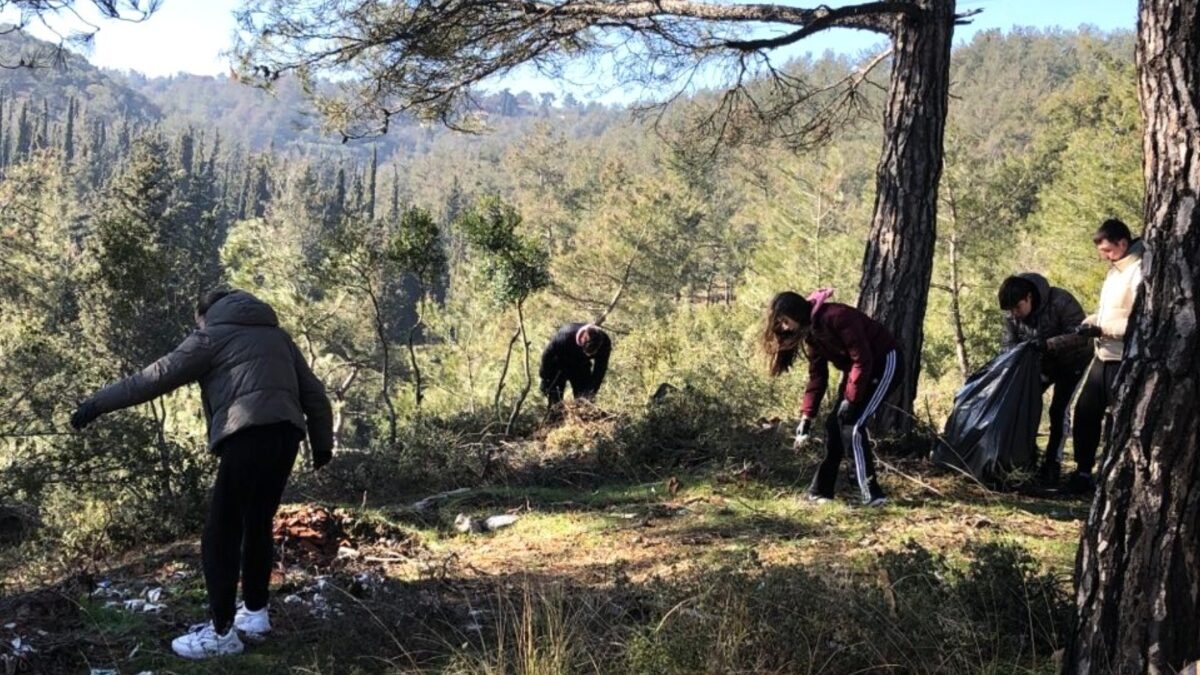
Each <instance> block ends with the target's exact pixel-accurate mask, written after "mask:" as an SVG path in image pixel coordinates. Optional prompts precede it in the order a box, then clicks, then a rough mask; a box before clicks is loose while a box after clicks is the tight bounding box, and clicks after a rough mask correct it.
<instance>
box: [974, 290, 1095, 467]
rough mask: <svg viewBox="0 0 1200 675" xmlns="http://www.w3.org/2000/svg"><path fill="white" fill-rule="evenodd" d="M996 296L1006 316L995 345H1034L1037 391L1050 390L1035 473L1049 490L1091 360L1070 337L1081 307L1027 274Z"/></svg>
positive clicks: (1081, 341) (1083, 345)
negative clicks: (1046, 435)
mask: <svg viewBox="0 0 1200 675" xmlns="http://www.w3.org/2000/svg"><path fill="white" fill-rule="evenodd" d="M997 295H998V299H999V301H1000V309H1002V310H1004V311H1005V312H1006V313H1007V315H1006V316H1005V318H1004V332H1003V334H1002V336H1001V339H1000V344H1001V346H1002V347H1003V348H1004V349H1008V348H1010V347H1013V346H1015V345H1016V344H1017V343H1020V342H1032V343H1033V344H1035V345H1036V346H1037V347H1038V349H1039V351H1040V352H1041V354H1042V378H1041V381H1042V391H1043V392H1045V391H1046V389H1049V388H1050V387H1054V393H1053V394H1052V395H1051V398H1050V439H1049V442H1048V443H1047V444H1046V453H1045V455H1044V457H1043V459H1042V464H1041V468H1040V469H1039V471H1038V477H1039V479H1040V480H1041V482H1042V483H1044V484H1047V485H1054V484H1057V483H1058V479H1059V476H1060V475H1061V473H1062V458H1063V446H1064V445H1065V444H1066V440H1067V434H1069V433H1070V431H1071V417H1070V415H1069V414H1068V411H1069V409H1070V406H1071V398H1072V396H1074V394H1075V389H1076V387H1078V386H1079V381H1080V380H1081V379H1083V373H1084V371H1086V370H1087V366H1088V363H1090V362H1091V358H1092V357H1091V348H1090V346H1089V344H1088V340H1087V338H1085V337H1083V336H1082V335H1079V334H1078V333H1076V328H1078V327H1079V325H1080V324H1081V323H1083V318H1084V316H1083V307H1082V306H1080V304H1079V301H1078V300H1076V299H1075V296H1073V295H1071V294H1070V293H1069V292H1068V291H1065V290H1063V289H1061V288H1057V287H1052V286H1051V285H1050V282H1048V281H1046V278H1045V277H1043V276H1042V275H1040V274H1035V273H1033V272H1026V273H1024V274H1018V275H1016V276H1011V277H1008V278H1007V279H1005V280H1004V282H1003V283H1001V284H1000V291H999V293H998V294H997Z"/></svg>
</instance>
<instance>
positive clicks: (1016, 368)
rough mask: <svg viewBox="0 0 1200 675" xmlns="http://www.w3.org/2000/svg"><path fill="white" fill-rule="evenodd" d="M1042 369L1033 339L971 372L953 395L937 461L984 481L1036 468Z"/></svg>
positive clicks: (1040, 413)
mask: <svg viewBox="0 0 1200 675" xmlns="http://www.w3.org/2000/svg"><path fill="white" fill-rule="evenodd" d="M1041 373H1042V356H1041V354H1040V353H1039V352H1038V350H1037V349H1035V348H1034V346H1033V345H1031V344H1028V343H1022V344H1019V345H1017V346H1015V347H1013V348H1012V349H1009V350H1008V351H1005V352H1003V353H1002V354H1000V355H999V356H997V357H996V358H994V359H992V360H991V361H989V362H988V363H987V365H985V366H983V367H982V368H980V369H979V370H977V371H975V372H974V373H972V374H971V377H969V378H967V382H966V384H964V385H963V387H962V389H959V390H958V393H957V394H955V396H954V412H952V413H950V419H948V420H946V430H945V432H944V434H943V441H944V442H941V443H938V444H937V446H936V447H935V448H934V451H933V461H934V462H935V463H936V464H938V465H940V466H947V467H951V468H957V469H962V470H965V471H969V472H970V473H971V475H973V476H975V477H976V478H978V479H979V480H993V479H998V478H1002V477H1003V476H1004V475H1005V474H1007V473H1009V472H1011V471H1012V470H1013V469H1017V468H1021V469H1029V468H1032V467H1033V464H1034V462H1036V461H1037V453H1038V447H1037V430H1038V424H1039V423H1040V422H1041V420H1042V384H1041Z"/></svg>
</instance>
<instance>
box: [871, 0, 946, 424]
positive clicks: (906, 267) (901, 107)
mask: <svg viewBox="0 0 1200 675" xmlns="http://www.w3.org/2000/svg"><path fill="white" fill-rule="evenodd" d="M905 2H907V3H908V4H911V5H915V6H916V7H917V8H918V9H919V11H918V12H909V13H904V14H901V15H900V16H898V17H897V19H896V22H895V28H894V33H893V38H892V41H893V45H894V57H893V58H894V63H893V66H892V77H891V83H890V86H889V89H888V102H887V109H886V111H885V114H884V140H883V150H882V152H881V154H880V158H879V164H878V166H877V168H876V172H875V179H876V188H875V214H874V217H873V218H872V221H871V234H870V237H869V238H868V240H867V250H866V253H865V254H864V256H863V275H862V279H861V281H860V282H859V297H858V306H859V309H861V310H863V311H864V312H866V313H867V315H869V316H871V317H873V318H874V319H875V320H877V321H879V322H880V323H882V324H883V325H884V326H886V327H887V328H888V330H890V331H891V332H892V335H894V336H895V338H896V341H897V342H898V343H899V345H900V350H901V351H902V352H903V354H904V365H905V370H904V373H903V375H904V380H903V383H902V384H901V386H900V387H899V388H898V389H899V392H900V393H899V394H895V395H893V399H892V400H890V401H889V403H890V404H891V405H888V406H886V407H885V408H884V409H883V410H881V411H880V412H879V414H878V415H877V424H878V425H879V426H880V428H883V429H891V430H897V431H907V430H909V429H911V428H912V420H913V417H912V409H913V399H915V398H916V394H917V375H918V374H919V373H920V372H921V344H922V342H923V340H924V329H923V324H924V321H925V308H926V305H927V302H928V296H929V284H930V279H931V276H932V274H933V250H934V241H935V238H936V235H937V226H936V220H937V190H938V181H939V179H940V178H941V175H942V154H943V146H942V139H943V136H944V130H945V126H946V111H947V102H948V93H949V89H950V45H951V37H952V36H953V33H954V0H905Z"/></svg>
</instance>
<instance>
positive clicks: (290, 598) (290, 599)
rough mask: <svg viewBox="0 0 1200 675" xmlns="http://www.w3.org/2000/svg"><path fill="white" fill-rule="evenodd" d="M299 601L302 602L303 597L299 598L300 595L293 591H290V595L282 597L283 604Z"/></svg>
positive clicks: (292, 603)
mask: <svg viewBox="0 0 1200 675" xmlns="http://www.w3.org/2000/svg"><path fill="white" fill-rule="evenodd" d="M300 602H304V599H303V598H301V597H300V596H298V595H296V594H295V593H292V594H291V595H288V596H287V597H285V598H284V599H283V604H285V605H294V604H296V603H300Z"/></svg>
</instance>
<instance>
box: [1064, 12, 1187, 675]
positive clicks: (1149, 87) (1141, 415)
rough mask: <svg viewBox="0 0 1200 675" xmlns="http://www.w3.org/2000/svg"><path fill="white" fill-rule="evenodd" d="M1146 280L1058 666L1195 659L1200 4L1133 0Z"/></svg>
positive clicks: (1123, 669)
mask: <svg viewBox="0 0 1200 675" xmlns="http://www.w3.org/2000/svg"><path fill="white" fill-rule="evenodd" d="M1137 61H1138V85H1139V86H1138V90H1139V94H1140V97H1141V104H1142V117H1143V120H1144V122H1145V125H1146V136H1145V142H1144V143H1143V148H1144V152H1145V157H1144V168H1145V175H1146V202H1145V219H1146V223H1145V239H1146V244H1147V249H1148V253H1147V255H1146V257H1145V259H1144V260H1143V263H1142V265H1143V272H1144V273H1145V283H1144V286H1143V287H1142V291H1141V292H1140V293H1139V294H1138V301H1137V304H1136V305H1135V307H1134V317H1133V319H1132V320H1131V321H1130V325H1129V333H1128V334H1127V335H1128V336H1129V337H1128V338H1127V341H1126V344H1127V346H1126V354H1125V356H1126V362H1125V364H1124V365H1123V366H1122V368H1121V372H1120V374H1119V376H1118V378H1119V382H1120V392H1119V394H1118V397H1117V404H1116V410H1115V415H1114V424H1113V436H1112V439H1111V441H1110V442H1109V443H1108V445H1107V448H1106V453H1107V455H1106V459H1105V460H1104V463H1103V465H1102V469H1101V474H1100V476H1101V480H1100V485H1099V487H1098V488H1097V491H1096V498H1095V501H1094V502H1093V504H1092V510H1091V514H1090V515H1089V516H1088V522H1087V528H1086V530H1085V531H1084V535H1083V542H1082V544H1081V546H1080V549H1079V555H1078V557H1077V559H1076V569H1075V575H1076V598H1077V601H1078V610H1079V615H1078V623H1077V628H1076V633H1075V635H1074V639H1073V640H1072V643H1071V645H1070V648H1069V649H1068V653H1067V659H1066V661H1065V668H1064V672H1066V673H1072V674H1073V673H1122V674H1124V673H1172V672H1175V671H1176V670H1178V669H1180V668H1182V667H1183V666H1184V665H1186V664H1189V663H1192V662H1194V661H1195V660H1197V659H1200V415H1197V414H1196V412H1197V407H1196V401H1197V400H1200V333H1198V332H1197V326H1196V320H1197V316H1198V315H1200V301H1198V298H1197V293H1198V292H1200V208H1198V207H1197V203H1196V202H1197V198H1198V197H1197V189H1198V188H1200V6H1198V5H1197V3H1196V0H1142V3H1141V10H1140V16H1139V20H1138V44H1137Z"/></svg>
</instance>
